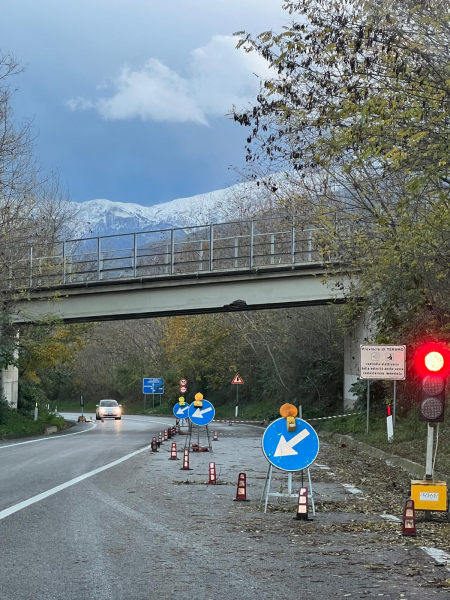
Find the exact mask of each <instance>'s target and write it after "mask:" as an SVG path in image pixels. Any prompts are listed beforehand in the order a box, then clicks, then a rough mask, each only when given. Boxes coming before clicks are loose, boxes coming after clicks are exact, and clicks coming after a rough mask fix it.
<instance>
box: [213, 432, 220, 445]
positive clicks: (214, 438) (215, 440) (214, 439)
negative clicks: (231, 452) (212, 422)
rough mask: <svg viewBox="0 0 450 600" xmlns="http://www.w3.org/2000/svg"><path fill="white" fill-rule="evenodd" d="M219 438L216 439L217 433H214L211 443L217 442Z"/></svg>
mask: <svg viewBox="0 0 450 600" xmlns="http://www.w3.org/2000/svg"><path fill="white" fill-rule="evenodd" d="M218 441H219V438H218V437H217V431H215V432H214V437H213V442H218Z"/></svg>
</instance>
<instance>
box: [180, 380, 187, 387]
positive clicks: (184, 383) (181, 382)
mask: <svg viewBox="0 0 450 600" xmlns="http://www.w3.org/2000/svg"><path fill="white" fill-rule="evenodd" d="M180 385H182V386H183V387H185V386H186V385H187V379H180Z"/></svg>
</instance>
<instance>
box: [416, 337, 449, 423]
mask: <svg viewBox="0 0 450 600" xmlns="http://www.w3.org/2000/svg"><path fill="white" fill-rule="evenodd" d="M415 367H416V371H417V373H418V375H419V377H420V407H419V419H420V420H421V421H426V422H429V423H439V422H442V421H443V420H444V411H445V381H446V378H447V377H448V375H449V372H450V349H449V348H448V346H447V345H445V344H443V343H440V342H430V343H427V344H423V345H422V346H421V347H419V348H418V350H417V352H416V356H415Z"/></svg>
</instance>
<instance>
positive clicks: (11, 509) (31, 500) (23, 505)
mask: <svg viewBox="0 0 450 600" xmlns="http://www.w3.org/2000/svg"><path fill="white" fill-rule="evenodd" d="M150 448H151V444H150V445H148V446H144V447H143V448H141V449H140V450H136V451H135V452H131V454H126V455H125V456H122V458H118V459H117V460H114V461H113V462H110V463H108V464H107V465H105V466H103V467H99V468H98V469H94V470H93V471H89V472H88V473H85V474H84V475H79V476H78V477H75V478H74V479H71V480H70V481H66V482H65V483H62V484H61V485H57V486H56V487H54V488H51V489H50V490H47V491H46V492H42V494H38V495H37V496H32V497H31V498H28V500H24V501H23V502H19V503H18V504H15V505H14V506H10V507H9V508H5V510H2V511H0V521H1V520H2V519H5V518H6V517H9V516H10V515H13V514H14V513H16V512H19V510H23V509H24V508H27V507H28V506H31V505H32V504H36V502H40V501H41V500H45V498H48V497H49V496H53V495H54V494H57V493H58V492H61V491H62V490H65V489H66V488H68V487H71V486H72V485H75V484H76V483H80V481H83V480H84V479H88V478H89V477H93V476H94V475H97V474H98V473H101V472H102V471H106V470H107V469H111V467H115V466H116V465H119V464H120V463H122V462H124V461H125V460H128V459H129V458H132V457H133V456H136V455H137V454H141V453H142V452H145V451H146V450H150Z"/></svg>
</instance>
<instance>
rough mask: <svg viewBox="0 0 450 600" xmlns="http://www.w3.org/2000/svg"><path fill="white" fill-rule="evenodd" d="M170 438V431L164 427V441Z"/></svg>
mask: <svg viewBox="0 0 450 600" xmlns="http://www.w3.org/2000/svg"><path fill="white" fill-rule="evenodd" d="M168 439H169V433H168V431H167V429H164V441H165V442H167V440H168Z"/></svg>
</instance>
